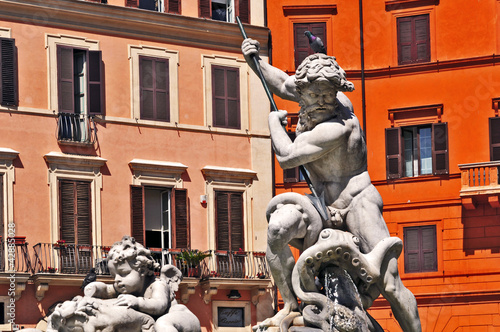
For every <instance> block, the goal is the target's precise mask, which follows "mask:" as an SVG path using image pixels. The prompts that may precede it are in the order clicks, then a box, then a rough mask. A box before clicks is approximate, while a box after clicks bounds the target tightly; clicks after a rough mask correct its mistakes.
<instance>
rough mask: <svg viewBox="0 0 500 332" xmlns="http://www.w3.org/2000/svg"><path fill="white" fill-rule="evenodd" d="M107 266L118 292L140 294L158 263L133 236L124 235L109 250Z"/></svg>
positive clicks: (152, 276) (152, 275)
mask: <svg viewBox="0 0 500 332" xmlns="http://www.w3.org/2000/svg"><path fill="white" fill-rule="evenodd" d="M108 268H109V272H110V273H111V276H113V277H114V278H115V283H114V287H115V289H116V291H117V292H118V293H122V294H134V295H142V292H143V291H144V288H145V286H146V282H148V283H149V282H150V281H151V278H153V279H154V272H155V269H158V268H159V264H158V263H156V262H155V261H154V259H153V258H152V257H151V252H150V251H149V250H147V249H146V248H144V246H143V245H141V244H140V243H137V242H135V239H134V238H133V237H130V236H124V237H123V238H122V240H121V241H119V242H116V243H115V244H114V245H113V247H112V248H111V250H110V251H109V254H108Z"/></svg>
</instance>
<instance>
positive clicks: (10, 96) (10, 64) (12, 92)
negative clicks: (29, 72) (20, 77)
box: [0, 38, 17, 106]
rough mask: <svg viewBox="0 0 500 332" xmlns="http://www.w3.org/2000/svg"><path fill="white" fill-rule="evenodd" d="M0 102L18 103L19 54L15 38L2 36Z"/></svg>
mask: <svg viewBox="0 0 500 332" xmlns="http://www.w3.org/2000/svg"><path fill="white" fill-rule="evenodd" d="M0 104H1V105H4V106H16V105H17V56H16V45H15V41H14V39H8V38H0Z"/></svg>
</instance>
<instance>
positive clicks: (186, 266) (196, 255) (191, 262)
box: [176, 249, 210, 277]
mask: <svg viewBox="0 0 500 332" xmlns="http://www.w3.org/2000/svg"><path fill="white" fill-rule="evenodd" d="M207 257H210V254H209V253H206V252H203V251H199V250H198V249H194V250H191V249H187V250H183V251H181V253H180V254H179V255H177V257H176V260H177V261H178V263H179V267H180V269H181V271H182V272H183V274H184V276H186V277H199V276H200V263H201V262H202V261H203V260H204V259H205V258H207Z"/></svg>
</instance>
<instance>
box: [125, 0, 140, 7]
mask: <svg viewBox="0 0 500 332" xmlns="http://www.w3.org/2000/svg"><path fill="white" fill-rule="evenodd" d="M125 6H127V7H139V0H125Z"/></svg>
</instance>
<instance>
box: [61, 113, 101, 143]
mask: <svg viewBox="0 0 500 332" xmlns="http://www.w3.org/2000/svg"><path fill="white" fill-rule="evenodd" d="M95 132H96V128H95V123H94V118H93V116H90V115H85V114H77V113H59V117H58V120H57V141H58V142H59V143H61V144H72V145H92V144H94V143H95V141H96V139H95Z"/></svg>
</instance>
